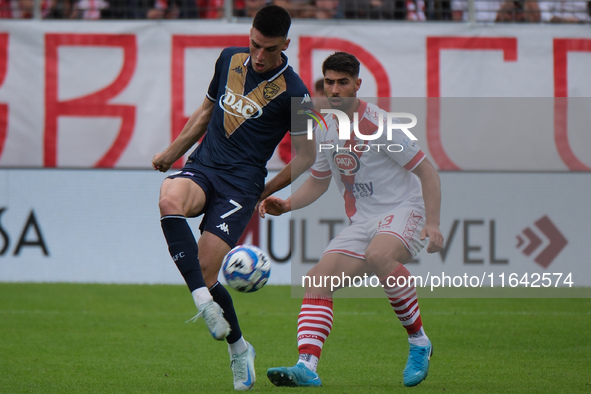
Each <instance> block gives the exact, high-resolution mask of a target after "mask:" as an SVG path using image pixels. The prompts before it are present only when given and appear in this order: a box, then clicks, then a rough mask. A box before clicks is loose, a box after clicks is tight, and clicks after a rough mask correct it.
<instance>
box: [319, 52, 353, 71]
mask: <svg viewBox="0 0 591 394" xmlns="http://www.w3.org/2000/svg"><path fill="white" fill-rule="evenodd" d="M359 67H360V63H359V60H357V58H356V57H355V56H353V55H351V54H350V53H347V52H335V53H333V54H332V55H330V56H329V57H327V58H326V60H325V61H324V63H322V74H326V70H332V71H336V72H340V73H344V74H348V75H351V76H353V77H359Z"/></svg>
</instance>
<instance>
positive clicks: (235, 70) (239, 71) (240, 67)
mask: <svg viewBox="0 0 591 394" xmlns="http://www.w3.org/2000/svg"><path fill="white" fill-rule="evenodd" d="M232 71H234V72H235V73H236V74H239V75H242V66H238V67H235V68H233V69H232Z"/></svg>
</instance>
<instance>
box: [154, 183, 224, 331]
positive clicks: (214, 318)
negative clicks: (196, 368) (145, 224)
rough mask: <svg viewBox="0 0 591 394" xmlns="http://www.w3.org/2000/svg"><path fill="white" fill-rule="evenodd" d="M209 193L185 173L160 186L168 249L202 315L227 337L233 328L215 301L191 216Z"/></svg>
mask: <svg viewBox="0 0 591 394" xmlns="http://www.w3.org/2000/svg"><path fill="white" fill-rule="evenodd" d="M205 201H206V195H205V192H204V190H203V188H202V187H201V186H200V185H198V184H197V183H196V182H195V181H194V180H192V179H189V178H183V177H176V178H167V179H165V180H164V182H163V183H162V187H161V190H160V201H159V207H160V215H161V218H160V223H161V226H162V231H163V233H164V236H165V238H166V242H167V244H168V250H169V252H170V255H171V257H172V259H173V260H174V262H175V264H176V266H177V267H178V269H179V271H180V273H181V275H182V276H183V279H184V280H185V283H186V284H187V287H188V288H189V291H190V292H191V294H192V295H193V300H194V301H195V305H196V307H197V309H198V310H199V314H198V316H203V318H204V320H205V322H206V324H207V327H208V329H209V331H210V332H211V334H212V336H213V337H214V338H215V339H218V340H222V339H224V338H225V337H226V336H227V335H228V333H229V330H230V326H229V324H228V323H227V322H226V321H225V320H224V317H223V316H222V310H221V308H220V307H219V306H218V305H217V304H216V303H215V302H214V301H213V297H212V295H211V294H210V292H209V290H208V287H207V285H206V282H205V278H204V276H203V272H202V268H201V264H200V262H199V254H200V253H199V248H198V246H197V242H196V241H195V236H194V235H193V231H192V230H191V228H190V227H189V224H188V223H187V217H194V216H197V215H199V214H200V213H201V211H202V210H203V208H204V206H205Z"/></svg>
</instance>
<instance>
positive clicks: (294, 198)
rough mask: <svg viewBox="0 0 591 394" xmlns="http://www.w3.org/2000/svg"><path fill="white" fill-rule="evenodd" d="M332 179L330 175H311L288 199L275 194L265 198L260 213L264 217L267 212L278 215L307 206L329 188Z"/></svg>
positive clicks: (259, 208) (260, 205)
mask: <svg viewBox="0 0 591 394" xmlns="http://www.w3.org/2000/svg"><path fill="white" fill-rule="evenodd" d="M330 180H331V178H330V177H328V178H314V177H313V176H309V177H308V178H307V179H306V180H305V181H304V183H302V185H301V186H300V187H298V189H297V190H296V191H295V192H293V194H292V195H291V196H290V197H289V198H288V199H287V200H282V199H280V198H278V197H275V196H269V197H267V198H265V199H264V200H263V201H262V202H261V203H260V204H259V207H258V210H259V215H260V216H261V217H262V218H264V217H265V214H267V213H268V214H269V215H273V216H278V215H281V214H283V213H285V212H289V211H295V210H296V209H300V208H303V207H306V206H308V205H310V204H312V203H313V202H314V201H316V200H318V198H320V196H321V195H323V194H324V193H325V192H326V191H327V190H328V187H329V186H330Z"/></svg>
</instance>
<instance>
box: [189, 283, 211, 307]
mask: <svg viewBox="0 0 591 394" xmlns="http://www.w3.org/2000/svg"><path fill="white" fill-rule="evenodd" d="M191 294H192V295H193V300H194V301H195V306H196V307H197V309H198V310H200V309H201V305H203V304H205V303H206V302H208V301H211V300H213V297H212V296H211V294H210V293H209V290H208V289H207V287H200V288H198V289H195V290H193V292H192V293H191Z"/></svg>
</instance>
